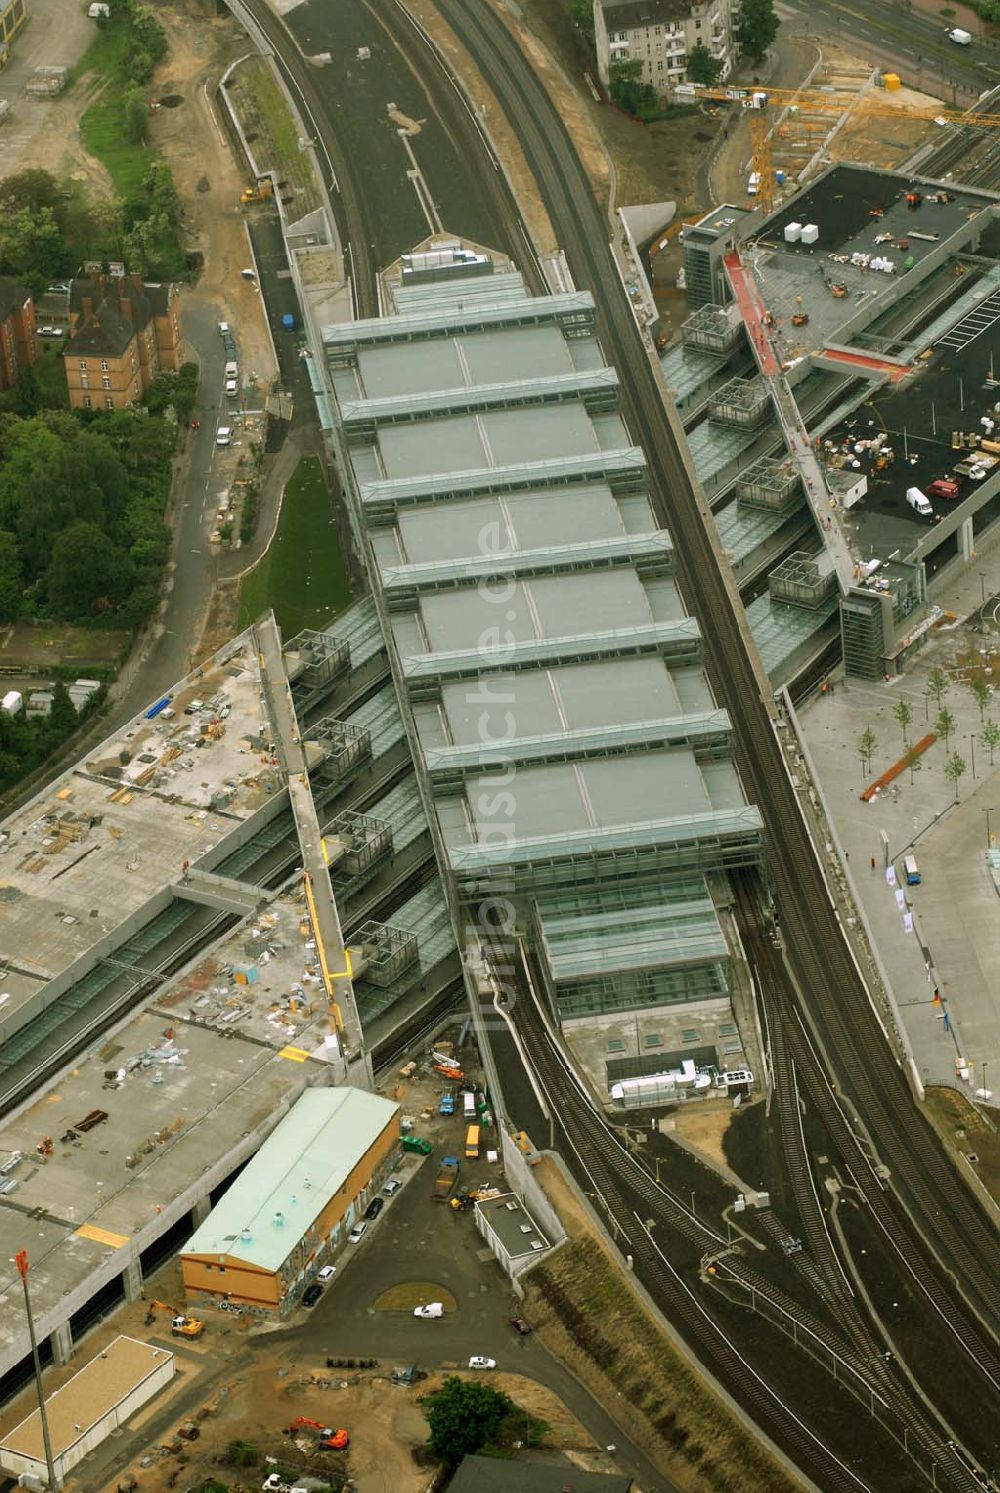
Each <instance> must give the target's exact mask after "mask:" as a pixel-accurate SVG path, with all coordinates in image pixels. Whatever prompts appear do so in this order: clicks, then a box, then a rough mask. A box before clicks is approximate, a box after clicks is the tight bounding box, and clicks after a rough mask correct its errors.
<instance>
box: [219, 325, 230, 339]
mask: <svg viewBox="0 0 1000 1493" xmlns="http://www.w3.org/2000/svg"><path fill="white" fill-rule="evenodd" d="M219 336H220V337H228V336H229V323H228V321H220V322H219Z"/></svg>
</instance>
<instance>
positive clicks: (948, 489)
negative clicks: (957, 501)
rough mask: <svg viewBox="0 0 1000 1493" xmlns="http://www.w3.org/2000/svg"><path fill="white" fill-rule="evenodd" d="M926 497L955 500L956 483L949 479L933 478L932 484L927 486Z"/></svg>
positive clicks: (956, 494)
mask: <svg viewBox="0 0 1000 1493" xmlns="http://www.w3.org/2000/svg"><path fill="white" fill-rule="evenodd" d="M927 496H928V497H929V498H957V497H958V483H957V482H955V481H953V479H952V478H951V477H935V479H934V481H933V482H929V483H928V484H927Z"/></svg>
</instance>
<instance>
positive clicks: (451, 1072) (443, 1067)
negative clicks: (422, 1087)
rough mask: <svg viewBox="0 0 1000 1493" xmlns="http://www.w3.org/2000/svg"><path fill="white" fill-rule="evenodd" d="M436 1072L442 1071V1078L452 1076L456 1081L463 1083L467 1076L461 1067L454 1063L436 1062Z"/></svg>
mask: <svg viewBox="0 0 1000 1493" xmlns="http://www.w3.org/2000/svg"><path fill="white" fill-rule="evenodd" d="M434 1072H435V1073H440V1075H441V1077H442V1078H450V1079H452V1080H454V1082H456V1083H461V1081H462V1079H463V1078H464V1077H465V1074H464V1073H463V1072H462V1070H461V1068H456V1067H455V1065H454V1063H435V1064H434Z"/></svg>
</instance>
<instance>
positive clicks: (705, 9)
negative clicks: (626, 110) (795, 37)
mask: <svg viewBox="0 0 1000 1493" xmlns="http://www.w3.org/2000/svg"><path fill="white" fill-rule="evenodd" d="M699 42H700V43H701V44H702V46H704V47H705V48H706V49H707V50H708V51H709V52H710V53H711V55H712V56H713V57H715V58H717V59H718V61H719V62H721V64H722V76H723V77H726V76H727V75H728V74H729V72H730V71H731V70H732V66H733V63H734V61H735V56H736V53H735V42H734V38H733V4H732V0H594V43H595V46H596V49H597V71H598V75H599V77H600V79H601V82H602V83H603V84H604V86H605V87H607V86H608V84H609V82H610V78H611V67H612V64H613V63H615V62H641V63H642V75H641V81H642V82H643V83H651V84H652V86H653V88H655V90H656V92H657V93H663V94H665V93H668V92H669V91H670V89H671V88H674V87H676V85H677V84H678V83H685V82H687V60H688V54H689V53H690V52H691V50H692V49H693V48H694V47H696V46H697V45H698V43H699Z"/></svg>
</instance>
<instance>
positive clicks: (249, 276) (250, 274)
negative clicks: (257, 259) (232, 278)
mask: <svg viewBox="0 0 1000 1493" xmlns="http://www.w3.org/2000/svg"><path fill="white" fill-rule="evenodd" d="M240 274H241V275H242V276H243V278H244V280H256V278H257V271H256V270H240Z"/></svg>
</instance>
